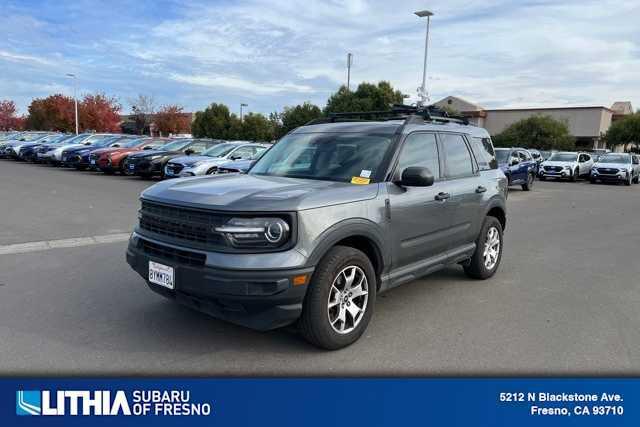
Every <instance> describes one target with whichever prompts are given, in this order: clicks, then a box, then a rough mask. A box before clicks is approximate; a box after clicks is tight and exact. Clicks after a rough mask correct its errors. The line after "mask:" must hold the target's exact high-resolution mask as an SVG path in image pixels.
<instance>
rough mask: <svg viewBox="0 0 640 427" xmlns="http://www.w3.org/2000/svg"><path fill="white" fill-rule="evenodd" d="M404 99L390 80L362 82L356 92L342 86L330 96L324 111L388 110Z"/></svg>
mask: <svg viewBox="0 0 640 427" xmlns="http://www.w3.org/2000/svg"><path fill="white" fill-rule="evenodd" d="M403 100H404V96H403V95H402V92H400V91H399V90H394V89H393V87H392V86H391V84H390V83H389V82H385V81H381V82H378V84H377V85H375V84H372V83H366V82H365V83H360V84H359V85H358V88H357V89H356V90H355V91H354V92H351V91H350V90H348V89H347V87H346V86H341V87H340V89H338V91H337V92H336V93H334V94H333V95H331V97H329V100H328V101H327V106H326V107H325V109H324V112H325V113H342V112H347V111H386V110H389V109H391V106H392V105H393V104H402V102H403Z"/></svg>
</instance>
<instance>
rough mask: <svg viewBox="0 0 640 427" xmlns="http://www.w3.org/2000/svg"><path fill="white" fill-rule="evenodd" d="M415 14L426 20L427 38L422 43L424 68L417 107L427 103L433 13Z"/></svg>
mask: <svg viewBox="0 0 640 427" xmlns="http://www.w3.org/2000/svg"><path fill="white" fill-rule="evenodd" d="M415 14H416V15H417V16H418V17H420V18H424V17H426V18H427V37H426V38H425V41H424V67H423V69H422V86H420V87H419V88H418V97H419V98H420V100H419V101H418V105H421V106H424V105H425V104H426V103H427V101H429V94H428V93H427V54H428V53H429V25H430V24H431V17H432V16H433V12H431V11H430V10H419V11H417V12H415Z"/></svg>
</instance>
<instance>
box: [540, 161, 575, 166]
mask: <svg viewBox="0 0 640 427" xmlns="http://www.w3.org/2000/svg"><path fill="white" fill-rule="evenodd" d="M576 163H578V161H577V160H576V161H574V162H559V161H550V160H545V161H544V162H542V166H573V165H575V164H576Z"/></svg>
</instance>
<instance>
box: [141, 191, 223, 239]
mask: <svg viewBox="0 0 640 427" xmlns="http://www.w3.org/2000/svg"><path fill="white" fill-rule="evenodd" d="M229 218H230V216H228V215H224V214H219V213H216V212H207V211H201V210H196V209H189V208H184V207H177V206H169V205H163V204H159V203H153V202H148V201H142V208H141V209H140V228H141V229H143V230H147V231H150V232H152V233H155V234H160V235H163V236H168V237H171V238H174V239H178V240H183V241H187V242H194V243H198V244H200V245H203V246H206V247H212V246H213V247H224V246H227V245H226V241H225V240H224V237H223V236H222V235H221V234H219V233H217V232H215V231H213V229H214V228H215V227H219V226H221V225H223V224H224V223H226V222H227V220H228V219H229Z"/></svg>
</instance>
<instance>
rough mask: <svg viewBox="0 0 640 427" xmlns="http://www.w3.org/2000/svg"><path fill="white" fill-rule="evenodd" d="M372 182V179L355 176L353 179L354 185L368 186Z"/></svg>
mask: <svg viewBox="0 0 640 427" xmlns="http://www.w3.org/2000/svg"><path fill="white" fill-rule="evenodd" d="M370 182H371V179H370V178H362V177H360V176H354V177H352V178H351V183H352V184H358V185H366V184H369V183H370Z"/></svg>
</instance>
